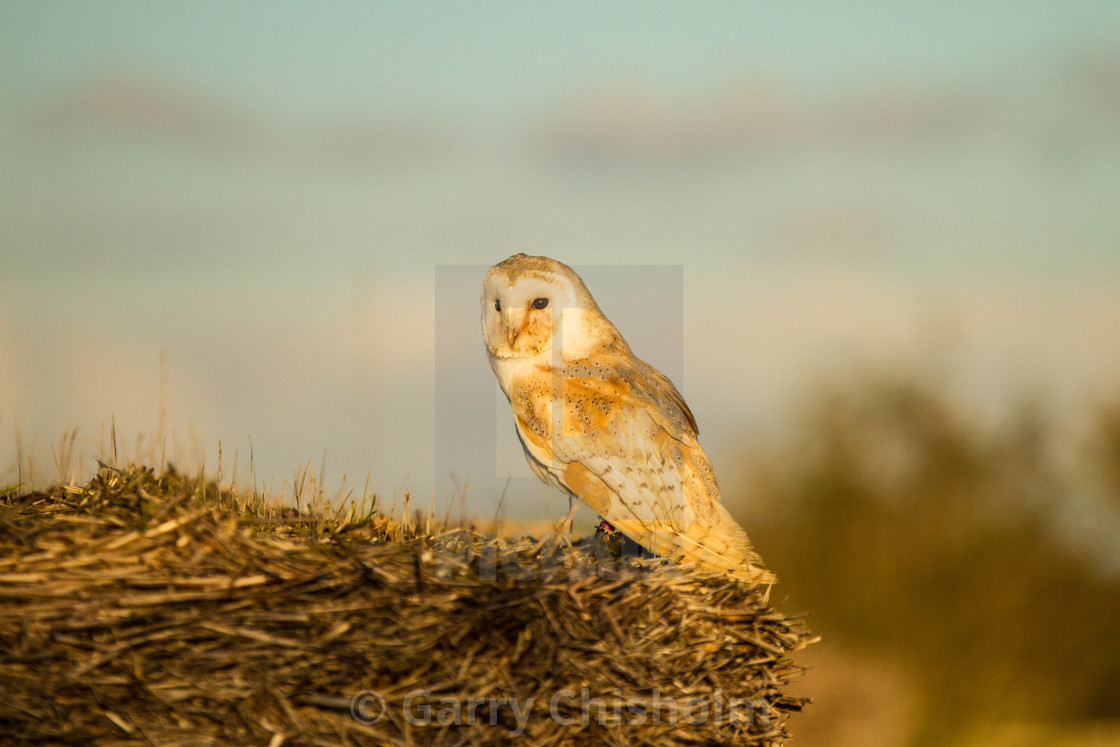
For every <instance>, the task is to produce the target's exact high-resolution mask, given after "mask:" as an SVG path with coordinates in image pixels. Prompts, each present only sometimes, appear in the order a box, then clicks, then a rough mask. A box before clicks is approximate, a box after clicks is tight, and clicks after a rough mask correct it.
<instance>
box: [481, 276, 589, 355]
mask: <svg viewBox="0 0 1120 747" xmlns="http://www.w3.org/2000/svg"><path fill="white" fill-rule="evenodd" d="M575 305H576V293H575V289H574V288H573V287H572V284H571V282H570V281H568V279H567V278H564V277H562V276H560V275H556V274H553V273H549V272H542V271H531V272H525V273H521V274H519V275H518V276H517V277H516V279H515V280H513V281H512V282H511V281H510V278H509V276H508V275H507V274H506V273H505V272H502V271H501V270H500V269H499V268H498V267H495V268H492V269H491V270H490V272H489V273H487V275H486V279H485V280H484V281H483V283H482V334H483V337H484V338H485V339H486V347H487V348H488V349H489V350H490V352H491V353H492V354H493V355H495V356H496V357H498V358H531V357H533V356H536V355H539V354H541V353H542V352H545V351H547V350H550V349H551V348H552V343H553V339H552V338H553V336H554V334H556V333H557V332H559V330H560V327H561V325H560V324H556V323H554V320H558V319H562V318H563V314H564V310H565V309H568V308H571V307H573V306H575Z"/></svg>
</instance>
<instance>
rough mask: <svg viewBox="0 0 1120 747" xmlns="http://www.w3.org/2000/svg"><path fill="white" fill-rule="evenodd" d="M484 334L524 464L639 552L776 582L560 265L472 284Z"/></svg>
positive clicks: (668, 415) (649, 376) (507, 264)
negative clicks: (477, 296) (576, 500)
mask: <svg viewBox="0 0 1120 747" xmlns="http://www.w3.org/2000/svg"><path fill="white" fill-rule="evenodd" d="M482 334H483V338H484V339H485V341H486V349H487V352H488V354H489V358H490V365H491V367H492V368H493V369H494V374H495V375H496V376H497V377H498V382H499V384H500V385H501V388H502V391H503V392H504V393H505V395H506V397H507V398H508V399H509V403H510V406H511V408H512V409H513V419H514V423H515V425H516V429H517V435H518V437H519V438H520V440H521V445H522V446H523V447H524V449H525V457H526V459H528V461H529V466H530V467H531V468H532V470H533V472H534V473H535V474H536V475H537V476H538V477H539V478H540V479H541V480H543V481H545V482H546V483H549V484H551V485H553V486H555V487H557V488H559V489H560V490H562V491H565V492H567V493H569V494H571V495H574V496H576V497H578V498H580V499H581V500H583V501H584V502H585V503H586V504H587V505H589V506H590V507H591V508H592V510H594V511H595V512H596V513H598V514H599V515H600V516H602V517H603V518H604V519H605V520H606V521H607V522H608V523H609V524H611V525H612V526H613V527H614V528H616V529H618V530H620V531H621V532H622V533H623V534H625V535H626V536H628V537H629V538H630V539H632V540H634V541H635V542H637V543H638V544H640V545H642V546H643V547H645V548H646V549H648V550H650V551H652V552H654V553H657V554H660V555H663V556H666V557H669V558H671V559H674V560H677V561H682V562H693V563H695V564H697V565H699V566H702V567H706V568H711V569H717V570H721V571H724V572H726V573H727V574H729V575H731V576H734V577H737V578H740V579H743V580H747V581H753V582H757V583H764V584H769V583H773V582H774V576H773V574H771V573H770V572H769V571H766V570H764V569H762V568H761V567H760V566H759V565H758V564H759V562H760V561H759V558H758V556H757V555H756V554H755V553H754V552H753V551H752V549H751V545H750V542H749V540H748V539H747V534H746V532H745V531H743V528H742V527H740V526H739V525H738V524H737V523H736V522H735V520H734V519H733V518H732V517H731V514H730V513H728V511H727V509H726V508H724V506H723V504H722V503H721V502H720V493H719V486H718V485H717V484H716V478H715V474H714V473H713V472H712V465H711V463H710V462H709V461H708V457H707V456H705V454H704V451H703V450H702V449H701V448H700V443H699V442H698V441H697V439H696V436H697V432H698V431H697V427H696V420H695V419H694V418H693V416H692V412H691V411H690V410H689V409H688V405H687V404H685V401H684V399H683V398H682V397H681V395H680V392H678V391H677V389H676V387H674V386H673V383H672V382H671V381H669V379H667V378H666V377H665V376H663V375H662V374H661V373H660V372H659V371H657V370H656V369H654V368H653V367H652V366H650V365H649V364H648V363H646V362H645V361H643V360H641V359H639V358H638V357H637V356H635V355H634V354H633V353H632V352H630V346H629V345H627V344H626V340H624V339H623V338H622V335H621V334H619V332H618V330H617V329H615V327H614V325H613V324H611V323H610V321H608V320H607V318H606V317H605V316H603V313H602V311H600V310H599V306H598V305H597V304H596V303H595V299H593V298H592V297H591V293H590V292H588V290H587V287H586V286H585V285H584V284H583V280H581V279H580V277H579V275H577V274H576V273H575V272H574V271H573V270H572V269H571V268H570V267H568V266H567V265H565V264H562V263H560V262H557V261H556V260H553V259H549V258H548V257H529V256H526V255H524V254H515V255H514V256H512V257H510V258H509V259H507V260H505V261H504V262H501V263H499V264H496V265H494V266H493V267H492V268H490V271H489V272H488V273H487V274H486V278H485V280H483V283H482Z"/></svg>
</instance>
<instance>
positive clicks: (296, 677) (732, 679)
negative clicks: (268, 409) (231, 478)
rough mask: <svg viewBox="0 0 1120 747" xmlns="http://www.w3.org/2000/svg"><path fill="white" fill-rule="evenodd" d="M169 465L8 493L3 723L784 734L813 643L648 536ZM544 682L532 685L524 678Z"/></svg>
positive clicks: (77, 733) (1, 622)
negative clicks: (574, 533)
mask: <svg viewBox="0 0 1120 747" xmlns="http://www.w3.org/2000/svg"><path fill="white" fill-rule="evenodd" d="M605 548H606V545H605V544H603V543H601V542H599V543H595V542H588V543H584V544H582V545H577V546H575V547H571V548H569V547H565V546H554V545H550V544H548V543H540V542H533V541H531V540H525V539H523V540H508V539H505V540H503V539H496V538H492V537H484V536H480V535H478V534H475V533H473V532H471V531H469V530H467V529H466V528H454V529H448V528H444V529H443V530H440V531H435V532H430V533H427V534H424V533H419V532H415V531H411V530H410V531H406V530H405V529H404V528H402V526H401V525H400V524H399V523H397V522H394V521H393V520H392V519H390V518H388V517H385V516H383V515H381V514H377V513H372V512H371V513H370V514H368V515H366V516H362V517H358V518H354V512H351V513H350V515H349V517H348V519H339V518H338V517H337V516H336V517H334V518H331V517H330V515H329V512H318V513H307V512H302V513H301V512H297V511H295V510H294V509H282V508H280V507H277V506H272V505H268V504H266V503H265V502H263V501H261V500H260V499H259V498H256V497H253V498H252V499H250V500H243V499H240V498H238V497H237V496H236V495H235V494H233V493H232V492H231V491H230V490H228V489H223V490H219V489H218V488H217V486H216V485H215V484H214V483H213V482H210V483H206V482H204V481H201V480H197V479H188V478H187V477H185V476H183V475H180V474H177V473H176V472H175V471H174V470H168V471H167V472H165V473H164V474H158V475H157V474H155V473H154V472H153V471H152V470H150V469H147V468H143V467H137V466H128V467H124V468H114V467H103V468H102V469H101V470H100V471H99V472H98V474H97V475H96V476H95V477H94V478H93V479H92V480H91V481H90V483H89V484H88V485H86V486H83V487H73V486H57V487H54V488H52V489H50V490H48V491H46V492H35V493H28V494H19V493H18V492H17V491H10V492H8V493H7V494H4V495H0V681H3V683H4V691H5V697H4V698H2V699H0V732H2V733H4V734H7V735H9V736H10V737H12V738H14V739H15V740H17V741H20V740H25V741H28V742H50V743H57V744H109V743H112V744H158V745H193V744H270V745H280V744H299V745H303V744H307V745H313V744H371V745H382V744H384V745H405V744H505V743H507V742H509V741H510V740H511V739H514V738H517V737H520V738H521V739H523V740H524V742H525V743H526V744H588V743H598V744H605V745H623V744H775V743H780V742H782V741H784V740H785V739H786V738H788V731H787V720H788V718H789V716H790V715H791V714H793V713H795V712H797V711H799V710H800V709H801V708H802V707H803V705H804V703H805V701H804V700H802V699H798V698H793V697H790V696H788V695H785V694H783V687H784V686H785V684H786V683H787V682H788V681H789V679H790V678H791V676H793V675H795V674H796V672H797V667H796V666H795V665H794V664H792V663H791V661H790V658H789V655H790V653H791V652H793V651H795V650H797V649H799V648H800V647H802V646H804V645H805V644H806V643H807V642H809V638H808V634H807V632H806V630H805V628H804V626H803V624H802V622H801V621H800V620H799V619H790V618H787V617H785V616H783V615H781V614H780V613H778V612H775V611H774V610H773V609H771V608H770V607H769V606H768V605H767V604H766V602H765V601H764V590H763V589H760V588H759V587H757V586H751V585H747V584H744V583H742V582H739V581H736V580H734V579H729V578H726V577H722V576H713V575H712V574H710V573H703V572H699V571H694V570H691V569H687V568H680V567H677V566H673V567H666V566H663V565H659V564H658V562H657V561H656V560H654V559H648V558H646V559H641V558H637V559H635V558H625V557H623V558H617V557H615V556H614V554H613V553H611V552H610V551H609V548H608V549H605ZM529 698H532V699H533V700H532V701H529V700H528V699H529Z"/></svg>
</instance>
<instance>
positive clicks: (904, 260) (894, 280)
mask: <svg viewBox="0 0 1120 747" xmlns="http://www.w3.org/2000/svg"><path fill="white" fill-rule="evenodd" d="M1117 50H1120V4H1118V3H1115V2H1078V3H1062V2H985V3H975V2H942V3H937V4H932V3H899V2H844V3H841V2H833V3H822V2H812V3H800V2H776V3H756V2H726V3H653V2H616V3H590V2H581V3H555V4H549V5H544V4H540V3H492V2H488V3H450V2H446V3H352V4H339V3H316V4H311V3H271V2H270V3H217V2H215V3H209V2H203V3H198V2H192V3H147V2H127V3H123V2H100V3H86V4H75V3H55V2H42V1H39V0H36V1H34V2H30V1H29V2H20V3H15V2H2V3H0V162H2V163H3V168H0V268H2V272H0V483H3V482H4V481H5V480H6V479H9V477H10V474H11V473H14V469H10V467H11V465H14V461H15V453H14V452H15V449H14V443H15V438H14V431H15V426H17V425H18V426H19V428H20V431H21V433H22V434H23V436H22V437H23V439H24V440H25V442H30V441H31V440H32V439H33V438H36V439H37V444H38V448H39V449H40V451H41V454H40V459H39V464H40V466H43V465H46V466H47V467H49V466H50V459H49V456H46V455H48V454H49V450H48V449H47V444H49V443H51V442H53V441H55V440H56V439H57V438H58V436H59V435H60V434H61V432H62V431H63V429H66V428H70V427H78V428H79V430H80V434H81V442H82V443H84V444H86V447H87V450H86V452H85V454H86V457H87V460H86V463H85V467H86V468H87V469H88V468H89V466H90V462H89V459H88V457H89V456H91V454H92V453H93V452H92V451H91V449H92V447H91V446H90V445H91V444H96V442H97V440H98V434H99V429H100V428H101V427H102V426H103V425H104V424H107V423H108V422H110V420H111V419H115V421H116V423H117V426H118V431H119V432H121V433H132V434H133V436H131V437H128V438H131V439H134V437H135V434H136V433H143V434H147V435H149V436H150V435H152V434H153V431H154V428H155V423H156V421H157V416H158V407H159V355H160V351H163V352H164V354H165V359H166V361H167V364H166V365H167V371H166V384H167V386H166V396H167V402H166V404H167V409H168V428H169V429H170V430H174V431H175V432H176V433H177V434H178V437H179V439H180V443H191V444H195V446H196V448H197V450H198V451H199V452H200V453H201V454H205V456H206V459H207V464H208V465H211V466H213V465H214V462H215V460H216V444H217V442H218V440H222V441H223V443H224V444H225V445H226V448H225V453H226V454H227V455H228V454H229V453H230V451H231V449H233V448H236V449H239V450H240V451H241V452H242V454H245V453H247V451H248V438H249V437H252V439H253V443H254V448H255V459H256V465H257V470H258V474H261V475H263V476H266V477H268V478H269V479H273V480H275V481H282V480H285V479H290V471H291V467H292V465H293V464H301V463H305V462H306V461H307V460H315V461H316V462H317V461H318V459H319V458H320V457H321V455H322V453H323V451H324V450H326V451H327V453H328V464H329V469H330V471H331V473H332V474H333V476H334V477H335V478H336V479H337V478H338V477H340V475H341V474H342V473H346V474H348V475H349V477H350V483H351V484H353V482H354V480H355V479H364V477H365V474H366V472H367V471H371V470H372V472H373V477H372V484H373V485H374V487H375V488H376V489H377V490H379V491H380V492H382V493H384V494H389V495H391V494H392V492H393V491H394V490H396V489H399V488H400V486H401V485H402V484H403V481H404V479H405V478H406V477H407V479H408V480H409V484H410V485H411V486H412V488H413V489H414V491H417V492H418V493H419V494H430V492H431V491H432V490H436V491H437V492H438V493H439V494H440V496H441V497H443V496H445V495H446V489H447V487H448V486H449V484H450V483H449V482H448V479H447V476H446V475H435V474H433V457H432V451H433V443H434V435H433V428H434V427H435V426H434V422H435V416H434V412H433V401H434V399H435V397H434V386H435V380H436V376H435V373H434V366H435V365H436V357H435V355H434V353H433V347H434V339H435V337H436V335H435V330H436V329H437V325H438V324H440V320H439V319H437V318H436V317H435V313H434V311H433V309H434V307H435V305H436V304H435V299H434V298H433V296H434V288H435V277H436V268H437V267H439V266H444V265H472V266H479V267H485V266H488V265H490V264H492V263H494V262H497V261H499V260H501V259H503V258H505V257H506V256H508V255H509V254H512V253H514V252H517V251H525V252H528V253H540V254H548V255H551V256H555V257H556V258H558V259H561V260H563V261H566V262H568V263H569V264H573V265H584V266H587V265H595V264H609V265H627V264H630V265H639V266H647V265H669V266H674V267H680V268H682V271H683V282H684V293H683V309H682V310H681V313H682V314H683V318H684V353H683V356H684V360H683V361H682V362H681V369H682V370H683V371H684V381H685V383H684V385H683V387H684V391H685V395H686V397H687V398H688V399H689V402H690V404H691V405H692V408H693V410H694V411H695V412H696V413H697V417H698V419H699V420H700V423H701V426H702V433H703V434H704V435H703V438H704V439H708V440H706V441H705V442H704V443H705V447H706V448H707V449H708V450H709V452H710V453H711V454H712V455H713V459H714V460H715V461H716V467H717V473H721V474H722V473H723V471H724V468H725V467H726V465H728V464H732V463H733V460H734V457H735V454H736V450H737V449H738V448H739V445H740V444H741V443H742V436H743V434H753V435H756V436H757V435H759V434H763V435H765V434H768V433H770V432H771V429H773V428H774V427H775V426H776V424H780V423H782V422H785V421H786V419H787V418H788V416H789V414H790V413H791V412H792V411H793V410H795V408H796V403H797V402H798V401H799V399H800V398H801V395H802V393H803V391H804V387H807V386H808V385H809V384H810V383H811V382H812V381H814V380H820V379H821V378H828V377H830V376H833V375H840V374H839V373H838V372H841V371H843V370H847V369H849V368H850V367H851V366H852V365H853V362H856V363H865V362H867V361H871V362H873V363H876V364H886V363H888V362H889V363H891V364H898V365H910V366H914V367H916V368H918V369H920V370H925V369H926V368H928V366H927V365H926V364H927V363H929V362H930V361H933V362H936V363H938V364H939V365H943V366H944V367H945V368H946V369H951V370H953V371H954V377H955V381H956V382H957V384H958V385H959V388H960V389H961V391H962V392H963V393H964V394H965V395H966V396H971V397H973V398H974V400H975V401H978V402H980V403H982V404H984V405H985V406H992V407H996V408H998V406H999V405H998V403H1002V402H1007V401H1010V400H1013V399H1014V398H1015V397H1016V396H1018V395H1019V394H1021V393H1023V392H1030V391H1043V392H1047V393H1048V394H1050V395H1052V396H1053V397H1054V398H1055V400H1056V401H1058V402H1060V403H1061V406H1062V407H1063V408H1065V409H1067V410H1068V411H1069V412H1078V410H1077V407H1080V406H1083V405H1084V404H1085V403H1086V402H1088V401H1093V400H1094V398H1099V397H1101V396H1104V395H1106V394H1109V393H1113V392H1114V391H1115V390H1114V382H1115V381H1116V380H1117V375H1118V374H1120V341H1118V340H1117V338H1116V335H1115V324H1114V323H1113V322H1112V321H1111V320H1113V319H1115V318H1120V296H1118V294H1117V293H1116V292H1115V288H1116V287H1118V286H1120V210H1117V209H1116V206H1117V204H1120V53H1118V52H1117ZM638 274H639V275H640V273H638ZM479 282H481V277H480V278H479ZM595 290H596V289H595V288H592V291H593V292H595ZM604 292H610V293H612V294H615V293H620V292H621V291H619V290H618V289H617V288H615V287H613V286H612V288H611V289H606V288H605V289H604ZM470 295H471V292H470V290H469V289H467V288H465V289H463V298H464V299H466V298H469V297H470ZM599 300H600V303H601V305H602V306H603V307H604V308H605V309H610V308H612V307H614V308H619V307H620V306H622V307H626V308H627V311H628V312H629V311H630V308H629V305H638V306H639V308H640V304H644V303H657V299H650V298H647V297H645V296H644V295H643V293H642V288H641V287H635V288H632V289H630V290H629V291H628V292H626V293H625V294H623V295H622V297H621V298H600V299H599ZM462 314H463V315H464V316H465V317H473V316H474V315H476V314H477V309H476V308H474V307H473V305H472V304H469V303H464V308H463V309H462ZM457 321H458V320H457ZM623 332H624V334H625V333H626V330H625V329H623ZM478 345H479V347H478V349H477V352H478V355H477V357H476V358H475V359H471V360H464V361H463V362H462V365H464V366H475V367H485V365H486V364H485V358H484V357H483V356H482V354H481V347H480V346H481V342H479V343H478ZM638 352H639V354H641V353H642V351H640V350H639V351H638ZM993 402H994V403H997V404H996V405H992V404H991V403H993ZM487 406H489V403H487ZM721 465H723V466H724V467H723V468H721ZM469 469H470V467H469V466H465V467H464V470H465V471H466V470H469ZM5 470H7V471H6V472H5ZM490 471H491V474H489V475H487V474H486V469H482V472H481V473H480V476H477V477H476V480H475V481H474V482H473V483H472V484H473V485H475V486H476V491H475V493H474V494H473V498H472V500H476V501H478V502H479V503H478V507H479V511H480V513H483V514H487V515H489V514H490V513H491V510H492V507H490V506H489V504H487V503H486V501H488V500H490V499H491V498H492V497H493V496H492V495H491V494H490V493H488V492H487V491H488V488H486V487H485V485H486V480H491V481H493V480H495V479H500V476H498V475H494V474H492V472H493V470H492V468H491V470H490ZM48 474H49V471H48ZM729 479H730V478H729Z"/></svg>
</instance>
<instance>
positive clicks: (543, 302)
mask: <svg viewBox="0 0 1120 747" xmlns="http://www.w3.org/2000/svg"><path fill="white" fill-rule="evenodd" d="M547 306H548V299H547V298H536V299H533V308H534V309H543V308H546V307H547Z"/></svg>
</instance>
